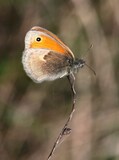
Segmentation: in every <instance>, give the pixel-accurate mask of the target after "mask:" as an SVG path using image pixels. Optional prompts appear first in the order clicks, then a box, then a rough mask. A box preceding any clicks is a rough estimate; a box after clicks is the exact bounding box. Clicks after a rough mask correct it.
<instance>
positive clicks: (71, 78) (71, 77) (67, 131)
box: [47, 73, 76, 160]
mask: <svg viewBox="0 0 119 160" xmlns="http://www.w3.org/2000/svg"><path fill="white" fill-rule="evenodd" d="M68 80H69V83H70V86H71V90H72V95H73V103H72V109H71V113H70V115H69V117H68V119H67V121H66V123H65V125H64V127H63V128H62V130H61V132H60V134H59V136H58V137H57V139H56V141H55V143H54V145H53V147H52V149H51V152H50V154H49V156H48V158H47V160H50V158H51V157H52V156H53V154H54V152H55V150H56V148H57V147H58V145H59V144H61V140H62V138H63V137H64V136H67V135H69V134H70V133H71V129H70V128H68V125H69V122H70V121H71V119H72V116H73V113H74V111H75V103H76V98H75V96H76V91H75V88H74V82H75V76H74V75H73V73H72V74H70V75H69V76H68Z"/></svg>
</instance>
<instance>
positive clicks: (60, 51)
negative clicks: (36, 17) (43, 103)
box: [22, 26, 85, 83]
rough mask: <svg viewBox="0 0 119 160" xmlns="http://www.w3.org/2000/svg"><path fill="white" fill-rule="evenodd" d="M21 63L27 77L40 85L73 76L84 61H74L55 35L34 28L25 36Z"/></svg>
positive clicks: (42, 29)
mask: <svg viewBox="0 0 119 160" xmlns="http://www.w3.org/2000/svg"><path fill="white" fill-rule="evenodd" d="M22 63H23V67H24V70H25V71H26V73H27V75H28V76H29V77H30V78H31V79H32V80H33V81H35V82H36V83H40V82H43V81H46V80H47V81H52V80H55V79H58V78H62V77H64V76H68V75H70V74H74V73H75V72H77V69H78V68H82V67H83V66H84V64H85V61H84V60H83V59H76V58H75V57H74V54H73V53H72V51H71V50H70V49H69V48H68V47H67V46H66V45H65V44H64V43H63V42H62V41H61V40H60V39H59V38H58V37H57V36H56V35H55V34H53V33H51V32H50V31H48V30H46V29H44V28H41V27H38V26H35V27H33V28H31V29H30V30H29V31H28V32H27V34H26V37H25V49H24V52H23V56H22Z"/></svg>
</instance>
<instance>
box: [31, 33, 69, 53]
mask: <svg viewBox="0 0 119 160" xmlns="http://www.w3.org/2000/svg"><path fill="white" fill-rule="evenodd" d="M40 38H41V41H40V42H37V41H36V40H35V39H33V41H32V42H31V45H30V48H44V49H49V50H52V51H54V52H58V53H62V54H66V49H64V48H63V47H62V46H61V45H60V44H58V43H57V41H55V40H54V39H52V38H50V37H48V36H47V37H46V36H44V35H41V36H40Z"/></svg>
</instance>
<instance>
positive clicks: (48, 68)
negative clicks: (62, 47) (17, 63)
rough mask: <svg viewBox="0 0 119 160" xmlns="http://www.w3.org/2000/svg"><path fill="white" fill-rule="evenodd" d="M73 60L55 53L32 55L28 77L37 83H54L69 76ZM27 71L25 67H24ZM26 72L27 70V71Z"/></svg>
mask: <svg viewBox="0 0 119 160" xmlns="http://www.w3.org/2000/svg"><path fill="white" fill-rule="evenodd" d="M72 61H73V59H72V58H71V57H68V56H65V55H64V54H60V53H56V52H53V51H48V50H47V52H44V51H43V52H42V53H41V52H40V53H38V54H36V52H35V53H32V54H31V56H30V58H29V62H30V63H29V68H30V69H29V71H28V70H27V71H26V72H27V75H28V76H29V77H30V78H31V79H32V80H33V81H35V82H36V83H40V82H42V81H46V80H47V81H52V80H55V79H57V78H62V77H64V76H66V75H68V73H69V72H68V71H69V70H70V68H71V64H72ZM24 69H25V67H24ZM25 70H26V69H25Z"/></svg>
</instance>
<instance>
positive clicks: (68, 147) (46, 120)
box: [0, 0, 119, 160]
mask: <svg viewBox="0 0 119 160" xmlns="http://www.w3.org/2000/svg"><path fill="white" fill-rule="evenodd" d="M35 25H39V26H42V27H44V28H47V29H48V30H50V31H52V32H53V33H55V34H57V35H58V36H59V37H60V38H61V39H62V40H63V41H64V42H65V43H66V44H67V45H68V46H69V47H70V48H71V50H72V51H73V52H74V54H75V56H77V57H81V58H83V57H84V59H85V60H86V62H87V63H88V64H89V65H90V66H92V67H93V68H94V70H95V71H96V73H97V76H96V77H95V76H94V75H93V73H92V72H91V71H90V70H89V69H88V68H86V67H84V68H83V69H81V70H80V71H79V73H78V74H77V75H76V85H75V86H76V91H77V103H76V108H77V110H76V112H75V114H74V117H73V119H72V122H71V127H72V130H73V131H72V134H71V135H70V136H69V137H68V138H67V139H66V140H65V141H64V142H63V144H61V145H60V146H59V148H57V150H56V152H55V155H54V156H53V159H54V160H56V159H57V160H118V159H119V100H118V97H119V69H118V68H119V1H118V0H26V1H24V0H0V160H45V159H46V157H47V156H48V154H49V152H50V150H51V148H52V146H53V143H54V141H55V139H56V137H57V135H58V133H59V132H60V130H61V128H62V127H63V124H64V123H65V121H66V119H67V117H68V115H69V113H70V109H71V103H72V97H71V90H70V87H69V84H68V81H67V78H63V79H59V80H56V81H53V82H44V83H42V84H35V83H34V82H32V80H30V79H29V78H28V77H27V76H26V74H25V72H24V71H23V67H22V64H21V57H22V51H23V50H24V37H25V34H26V32H27V31H28V30H29V29H30V28H31V27H33V26H35ZM91 44H92V45H93V48H91V49H90V50H89V51H88V53H86V52H87V49H88V48H89V46H90V45H91Z"/></svg>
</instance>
